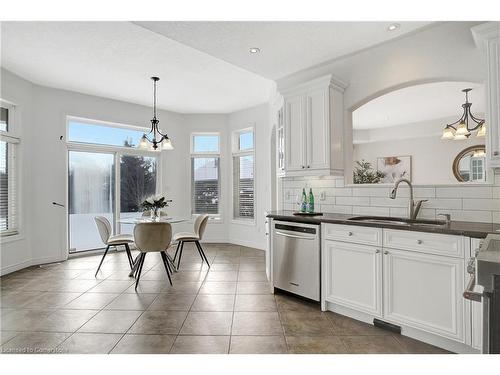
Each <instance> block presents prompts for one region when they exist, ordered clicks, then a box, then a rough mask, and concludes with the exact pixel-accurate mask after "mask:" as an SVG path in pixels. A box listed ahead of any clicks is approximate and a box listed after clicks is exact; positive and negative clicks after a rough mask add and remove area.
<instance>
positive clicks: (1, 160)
mask: <svg viewBox="0 0 500 375" xmlns="http://www.w3.org/2000/svg"><path fill="white" fill-rule="evenodd" d="M17 142H18V141H17V140H15V139H10V137H3V136H2V139H1V140H0V232H1V233H2V236H8V235H12V234H16V233H18V217H17V211H18V207H17V164H16V147H17V144H16V143H17Z"/></svg>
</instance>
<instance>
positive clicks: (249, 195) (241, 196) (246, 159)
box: [233, 155, 254, 219]
mask: <svg viewBox="0 0 500 375" xmlns="http://www.w3.org/2000/svg"><path fill="white" fill-rule="evenodd" d="M233 217H234V218H246V219H253V217H254V157H253V155H244V156H233Z"/></svg>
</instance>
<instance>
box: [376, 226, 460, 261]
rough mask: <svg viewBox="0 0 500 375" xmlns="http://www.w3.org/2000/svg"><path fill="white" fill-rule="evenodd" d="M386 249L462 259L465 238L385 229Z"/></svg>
mask: <svg viewBox="0 0 500 375" xmlns="http://www.w3.org/2000/svg"><path fill="white" fill-rule="evenodd" d="M384 247H390V248H393V249H403V250H411V251H418V252H422V253H429V254H438V255H449V256H454V257H460V258H461V257H463V255H464V243H463V238H462V237H460V236H452V235H449V234H436V233H424V232H409V231H404V230H392V229H384Z"/></svg>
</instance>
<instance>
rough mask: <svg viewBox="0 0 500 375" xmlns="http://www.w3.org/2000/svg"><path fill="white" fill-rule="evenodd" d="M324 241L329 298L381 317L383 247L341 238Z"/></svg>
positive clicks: (331, 300)
mask: <svg viewBox="0 0 500 375" xmlns="http://www.w3.org/2000/svg"><path fill="white" fill-rule="evenodd" d="M323 244H324V246H323V248H324V252H323V256H324V258H323V265H324V266H323V272H324V273H325V277H324V282H325V286H324V287H325V288H326V289H325V299H326V301H328V302H332V303H336V304H338V305H342V306H345V307H349V308H352V309H355V310H359V311H364V312H366V313H368V314H372V315H375V316H379V317H380V316H381V313H382V307H381V306H382V293H381V292H382V272H381V271H382V267H381V266H382V254H381V251H380V249H378V248H376V247H373V246H365V245H357V244H351V243H345V242H337V241H324V242H323Z"/></svg>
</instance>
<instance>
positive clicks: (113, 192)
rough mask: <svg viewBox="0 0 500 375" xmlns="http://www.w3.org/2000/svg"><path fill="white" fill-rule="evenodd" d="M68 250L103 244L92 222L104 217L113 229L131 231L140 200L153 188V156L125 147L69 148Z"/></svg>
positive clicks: (151, 191) (119, 231)
mask: <svg viewBox="0 0 500 375" xmlns="http://www.w3.org/2000/svg"><path fill="white" fill-rule="evenodd" d="M68 160H69V170H68V194H69V197H68V201H69V211H68V212H69V218H68V221H69V252H70V253H75V252H79V251H87V250H94V249H100V248H103V247H105V246H104V245H103V243H102V240H101V238H100V236H99V232H98V231H97V227H96V225H95V222H94V217H95V216H104V217H106V218H107V219H108V220H109V222H110V224H111V227H112V228H113V232H114V233H130V234H131V233H132V232H133V229H134V225H133V224H123V223H119V220H120V219H123V218H130V217H137V216H140V215H141V213H142V209H141V203H142V202H143V201H144V200H145V199H146V198H147V197H149V196H151V195H153V194H155V193H156V191H157V179H158V175H157V157H156V156H147V155H140V154H137V153H129V152H126V151H121V150H120V151H116V152H113V151H110V152H98V151H93V150H92V151H87V150H82V151H80V150H70V151H69V155H68Z"/></svg>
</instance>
